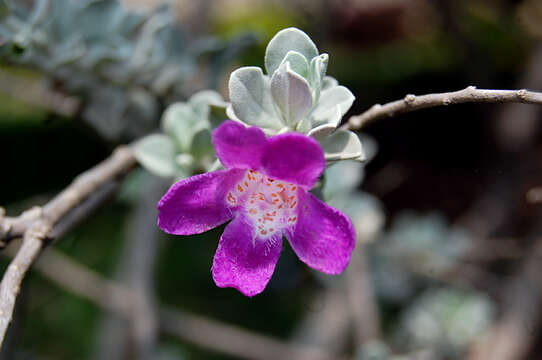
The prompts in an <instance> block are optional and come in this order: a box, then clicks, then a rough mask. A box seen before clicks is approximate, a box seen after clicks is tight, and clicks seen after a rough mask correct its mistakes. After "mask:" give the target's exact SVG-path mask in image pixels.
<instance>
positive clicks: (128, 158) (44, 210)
mask: <svg viewBox="0 0 542 360" xmlns="http://www.w3.org/2000/svg"><path fill="white" fill-rule="evenodd" d="M135 165H136V160H135V158H134V155H133V152H132V150H131V148H130V147H128V146H120V147H118V148H117V149H116V150H115V151H114V152H113V154H112V155H111V156H110V157H109V158H107V159H106V160H104V161H103V162H101V163H100V164H98V165H96V166H94V167H93V168H91V169H90V170H87V171H85V172H84V173H82V174H81V175H79V176H78V177H76V178H75V180H74V181H73V182H72V183H71V184H70V185H69V186H68V187H67V188H66V189H64V190H63V191H62V192H61V193H60V194H58V195H57V196H56V197H54V198H53V199H52V200H51V201H49V202H48V203H47V204H46V205H45V206H43V207H34V208H32V209H30V210H27V211H25V212H23V213H22V214H21V215H20V216H18V217H2V216H1V215H2V213H0V241H2V242H4V243H7V242H9V241H10V240H12V239H15V238H19V237H22V236H23V235H24V233H25V231H26V230H28V229H29V228H30V227H31V226H32V225H33V224H34V223H36V222H37V221H44V222H46V223H47V224H48V225H50V226H51V227H53V226H54V225H56V223H57V222H59V221H60V220H61V219H62V218H63V217H64V216H65V215H67V214H68V213H69V212H71V211H73V209H74V208H76V206H77V205H79V203H81V202H82V201H83V200H85V199H86V198H87V197H89V196H90V195H91V194H93V193H94V192H96V191H98V190H99V188H100V187H101V186H103V185H104V184H106V183H108V182H110V181H112V180H115V179H116V178H118V177H120V176H122V175H124V174H126V173H127V172H128V171H129V170H131V169H132V168H133V167H134V166H135Z"/></svg>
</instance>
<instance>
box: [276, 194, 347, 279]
mask: <svg viewBox="0 0 542 360" xmlns="http://www.w3.org/2000/svg"><path fill="white" fill-rule="evenodd" d="M298 196H299V213H298V220H297V224H296V225H295V227H294V228H293V229H291V230H290V231H288V232H287V234H286V237H287V238H288V240H289V241H290V244H291V246H292V248H293V249H294V252H295V253H296V254H297V256H298V257H299V259H300V260H301V261H303V262H304V263H306V264H307V265H308V266H310V267H311V268H313V269H316V270H319V271H322V272H324V273H326V274H332V275H336V274H340V273H342V272H343V270H344V269H345V268H346V266H347V265H348V262H349V261H350V255H351V254H352V251H353V250H354V246H355V244H356V240H355V239H356V236H355V233H354V226H353V225H352V222H351V221H350V219H349V218H348V217H347V216H346V215H345V214H343V213H342V212H341V211H339V210H337V209H335V208H333V207H331V206H328V205H326V204H325V203H324V202H322V201H320V200H319V199H318V198H316V196H314V195H312V194H311V193H309V192H306V191H303V190H300V191H299V194H298Z"/></svg>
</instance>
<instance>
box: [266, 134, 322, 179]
mask: <svg viewBox="0 0 542 360" xmlns="http://www.w3.org/2000/svg"><path fill="white" fill-rule="evenodd" d="M325 166H326V162H325V159H324V152H323V151H322V148H321V147H320V144H318V142H317V141H316V140H314V139H313V138H311V137H308V136H305V135H302V134H296V133H287V134H282V135H276V136H273V137H271V138H269V140H268V144H267V147H266V148H265V152H264V154H263V158H262V170H263V171H265V173H266V174H267V175H268V176H270V177H274V178H278V179H281V180H286V181H291V182H293V183H296V184H299V185H302V186H304V187H307V188H311V187H313V186H314V184H315V183H316V180H317V179H318V176H320V174H321V173H322V171H324V169H325Z"/></svg>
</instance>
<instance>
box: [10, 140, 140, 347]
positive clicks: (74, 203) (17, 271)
mask: <svg viewBox="0 0 542 360" xmlns="http://www.w3.org/2000/svg"><path fill="white" fill-rule="evenodd" d="M135 165H136V161H135V158H134V156H133V153H132V150H131V148H129V147H126V146H123V147H120V148H118V149H117V150H115V152H114V153H113V155H111V156H110V157H109V158H108V159H106V160H104V161H103V162H102V163H100V164H98V165H96V166H95V167H93V168H92V169H90V170H88V171H86V172H84V173H83V174H81V175H79V176H78V177H77V178H76V179H75V180H74V181H73V183H72V184H71V185H70V186H68V187H67V188H66V189H65V190H63V191H62V192H61V193H60V194H58V195H57V196H56V197H54V198H53V199H52V200H51V201H49V202H48V203H47V204H46V205H45V206H43V207H35V208H32V209H30V210H28V211H26V212H24V213H23V214H22V215H21V216H19V217H15V218H10V217H5V216H4V211H3V210H2V211H0V241H1V242H2V243H3V244H4V245H5V244H6V243H7V242H9V241H10V240H12V239H14V238H18V237H23V243H22V245H21V247H20V248H19V250H18V252H17V254H16V255H15V257H14V259H13V260H12V262H11V263H10V265H9V266H8V268H7V270H6V272H5V273H4V276H3V278H2V281H1V282H0V346H1V344H2V343H3V340H4V336H5V334H6V331H7V328H8V326H9V323H10V322H11V318H12V315H13V309H14V307H15V301H16V299H17V295H18V294H19V289H20V287H21V283H22V281H23V279H24V276H25V274H26V272H27V270H28V269H29V268H30V266H31V265H32V263H33V262H34V261H35V260H36V258H37V257H38V255H39V253H40V251H41V249H42V248H43V247H44V245H46V242H45V240H53V236H55V235H57V234H58V233H59V232H58V231H55V225H57V224H58V223H59V222H60V221H61V220H63V219H64V218H65V217H67V215H69V214H70V213H71V212H73V211H74V210H76V209H78V205H80V204H81V203H82V202H83V201H85V200H87V199H88V198H89V197H90V196H91V195H93V194H99V193H100V190H101V189H102V187H103V186H104V185H106V184H108V183H110V182H111V181H113V180H115V179H117V178H119V177H120V176H122V175H124V174H126V173H127V172H128V171H129V170H130V169H132V168H133V167H134V166H135ZM93 208H94V207H93V206H88V207H86V210H87V211H91V210H92V209H93ZM67 226H68V225H67V224H62V227H63V228H66V227H67ZM68 227H69V226H68ZM60 232H62V231H60Z"/></svg>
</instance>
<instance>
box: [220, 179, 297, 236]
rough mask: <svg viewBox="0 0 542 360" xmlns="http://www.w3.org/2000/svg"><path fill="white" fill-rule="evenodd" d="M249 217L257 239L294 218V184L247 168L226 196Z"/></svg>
mask: <svg viewBox="0 0 542 360" xmlns="http://www.w3.org/2000/svg"><path fill="white" fill-rule="evenodd" d="M226 201H227V202H228V203H230V204H231V205H234V206H235V205H239V206H240V209H241V211H242V212H243V215H245V216H246V218H248V219H250V220H251V221H252V223H253V226H254V229H255V230H256V231H257V234H255V235H257V236H258V237H259V238H268V237H270V236H272V235H273V234H276V233H277V232H279V233H280V232H281V230H282V229H284V228H285V227H288V226H292V225H294V224H295V223H296V221H297V212H296V207H297V203H298V201H297V185H295V184H292V183H287V182H284V181H279V180H275V179H271V178H269V177H267V176H265V175H263V174H261V173H259V172H257V171H254V170H248V171H247V172H246V174H245V175H244V176H243V178H242V180H241V181H239V182H238V183H237V184H235V186H234V187H233V189H231V191H229V192H228V193H227V195H226Z"/></svg>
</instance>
